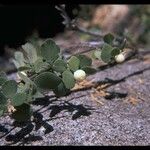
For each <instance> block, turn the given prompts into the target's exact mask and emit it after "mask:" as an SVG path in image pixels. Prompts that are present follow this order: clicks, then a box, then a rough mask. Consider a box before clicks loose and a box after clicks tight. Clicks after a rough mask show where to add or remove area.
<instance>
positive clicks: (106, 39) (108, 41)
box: [103, 33, 114, 44]
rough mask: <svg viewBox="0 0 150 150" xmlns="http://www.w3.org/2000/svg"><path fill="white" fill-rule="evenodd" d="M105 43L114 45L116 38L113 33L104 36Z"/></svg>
mask: <svg viewBox="0 0 150 150" xmlns="http://www.w3.org/2000/svg"><path fill="white" fill-rule="evenodd" d="M103 39H104V42H106V43H108V44H112V43H113V40H114V36H113V35H112V34H111V33H108V34H106V35H105V36H104V38H103Z"/></svg>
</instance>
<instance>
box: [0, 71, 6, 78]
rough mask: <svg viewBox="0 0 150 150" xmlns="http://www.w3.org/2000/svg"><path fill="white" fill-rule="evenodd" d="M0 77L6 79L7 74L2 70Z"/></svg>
mask: <svg viewBox="0 0 150 150" xmlns="http://www.w3.org/2000/svg"><path fill="white" fill-rule="evenodd" d="M0 77H2V78H5V79H7V74H6V73H5V72H4V71H1V72H0Z"/></svg>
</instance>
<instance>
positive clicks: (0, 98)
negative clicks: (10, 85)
mask: <svg viewBox="0 0 150 150" xmlns="http://www.w3.org/2000/svg"><path fill="white" fill-rule="evenodd" d="M6 103H7V98H6V97H5V95H4V94H3V93H2V92H0V105H5V104H6Z"/></svg>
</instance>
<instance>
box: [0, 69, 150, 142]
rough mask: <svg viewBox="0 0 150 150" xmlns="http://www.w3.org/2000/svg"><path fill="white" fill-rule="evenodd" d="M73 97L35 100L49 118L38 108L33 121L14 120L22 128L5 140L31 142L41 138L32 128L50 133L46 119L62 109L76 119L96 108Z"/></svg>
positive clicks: (112, 95) (113, 94)
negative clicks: (77, 101)
mask: <svg viewBox="0 0 150 150" xmlns="http://www.w3.org/2000/svg"><path fill="white" fill-rule="evenodd" d="M149 69H150V67H148V68H145V69H143V70H139V71H137V72H134V73H132V74H129V75H127V76H125V77H123V78H121V79H118V80H112V79H109V78H105V80H103V81H98V82H97V84H96V86H98V85H99V84H104V83H109V85H108V86H107V87H105V88H108V87H110V86H113V85H115V84H118V83H120V82H124V81H126V79H127V78H129V77H132V76H135V75H138V74H141V73H143V72H144V71H146V70H149ZM90 88H91V87H88V88H84V89H80V90H76V91H73V92H72V93H75V92H78V91H80V92H82V91H84V90H88V89H90ZM84 96H85V95H80V96H79V97H74V98H75V99H77V98H80V97H84ZM126 96H127V93H119V92H110V95H109V96H106V97H105V98H106V99H108V100H111V99H113V98H125V97H126ZM74 98H71V99H70V100H65V101H61V100H60V99H58V98H56V97H55V96H54V95H53V96H50V97H49V96H46V97H45V98H42V99H38V100H37V101H35V102H34V103H33V105H41V106H42V108H44V107H46V108H47V109H46V110H45V111H49V110H50V114H49V118H48V119H45V120H43V118H44V117H43V115H42V113H43V112H44V111H43V112H39V111H40V110H37V111H34V113H33V116H34V119H33V121H31V122H25V123H21V124H18V123H15V122H14V124H13V126H15V127H21V128H22V129H21V130H20V131H18V132H17V133H15V134H13V135H12V134H10V132H11V131H12V130H11V131H8V133H6V134H5V135H6V136H5V137H6V140H7V141H13V142H14V143H17V142H20V141H21V143H22V144H23V142H24V141H25V142H32V141H34V140H35V141H36V140H38V139H39V140H42V137H40V136H39V137H36V136H35V137H34V135H31V132H32V131H33V130H35V131H38V130H39V129H40V128H41V127H44V128H45V132H44V134H48V133H51V132H52V131H53V130H54V129H53V126H51V125H50V124H49V123H48V121H50V120H54V119H57V118H59V117H56V116H57V115H59V114H60V113H62V111H66V112H70V113H71V118H72V120H76V119H79V118H80V117H82V116H90V115H91V114H92V112H94V110H95V109H96V108H92V107H91V106H88V105H83V104H79V105H76V104H73V103H71V102H70V101H71V100H72V99H74ZM53 102H59V104H53ZM61 117H64V116H61ZM61 117H60V118H61ZM15 127H14V128H15ZM34 128H35V129H34ZM2 130H3V129H2ZM3 131H4V132H7V129H4V130H3ZM8 134H9V135H8Z"/></svg>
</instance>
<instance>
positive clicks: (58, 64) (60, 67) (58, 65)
mask: <svg viewBox="0 0 150 150" xmlns="http://www.w3.org/2000/svg"><path fill="white" fill-rule="evenodd" d="M53 69H54V70H55V71H57V72H60V73H62V72H64V71H65V70H66V69H67V64H66V62H65V61H63V60H61V59H58V60H56V61H55V62H54V65H53Z"/></svg>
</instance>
